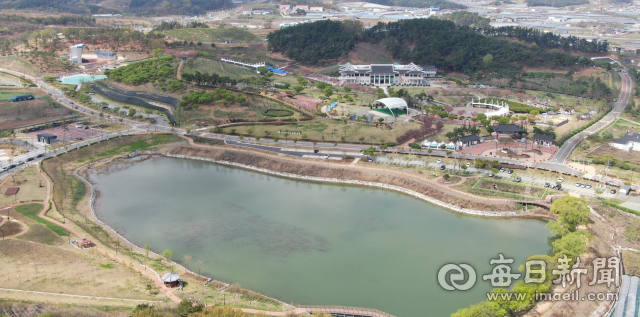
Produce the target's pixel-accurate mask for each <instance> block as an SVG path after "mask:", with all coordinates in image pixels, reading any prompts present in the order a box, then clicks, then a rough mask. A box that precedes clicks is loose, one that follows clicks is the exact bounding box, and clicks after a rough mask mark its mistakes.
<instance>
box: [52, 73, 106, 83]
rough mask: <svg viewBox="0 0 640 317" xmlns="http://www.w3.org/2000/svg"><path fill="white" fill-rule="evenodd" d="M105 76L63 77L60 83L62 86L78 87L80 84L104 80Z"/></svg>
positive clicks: (81, 75)
mask: <svg viewBox="0 0 640 317" xmlns="http://www.w3.org/2000/svg"><path fill="white" fill-rule="evenodd" d="M105 78H107V76H105V75H93V76H92V75H84V74H80V75H73V76H69V77H63V78H61V79H60V83H61V84H63V85H79V84H81V83H88V82H92V81H96V80H101V79H105Z"/></svg>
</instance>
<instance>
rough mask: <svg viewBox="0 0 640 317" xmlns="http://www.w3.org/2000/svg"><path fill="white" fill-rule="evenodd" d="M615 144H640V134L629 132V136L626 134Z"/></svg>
mask: <svg viewBox="0 0 640 317" xmlns="http://www.w3.org/2000/svg"><path fill="white" fill-rule="evenodd" d="M613 142H614V143H618V144H627V143H629V142H638V143H640V134H638V133H633V132H628V133H627V134H625V135H624V136H623V137H621V138H619V139H617V140H615V141H613Z"/></svg>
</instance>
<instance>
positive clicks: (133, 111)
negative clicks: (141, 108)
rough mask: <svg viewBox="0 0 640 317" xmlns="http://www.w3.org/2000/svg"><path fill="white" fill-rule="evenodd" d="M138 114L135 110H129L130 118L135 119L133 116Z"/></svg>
mask: <svg viewBox="0 0 640 317" xmlns="http://www.w3.org/2000/svg"><path fill="white" fill-rule="evenodd" d="M136 112H137V111H136V109H135V108H129V118H133V116H135V115H136Z"/></svg>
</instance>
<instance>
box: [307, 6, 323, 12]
mask: <svg viewBox="0 0 640 317" xmlns="http://www.w3.org/2000/svg"><path fill="white" fill-rule="evenodd" d="M309 11H311V12H323V11H324V8H323V7H309Z"/></svg>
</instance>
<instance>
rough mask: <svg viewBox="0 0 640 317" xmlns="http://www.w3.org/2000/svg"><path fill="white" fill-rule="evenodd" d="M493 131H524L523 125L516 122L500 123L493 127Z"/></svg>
mask: <svg viewBox="0 0 640 317" xmlns="http://www.w3.org/2000/svg"><path fill="white" fill-rule="evenodd" d="M493 131H496V133H520V132H524V130H522V128H521V127H519V126H517V125H515V124H498V125H497V126H494V127H493Z"/></svg>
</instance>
